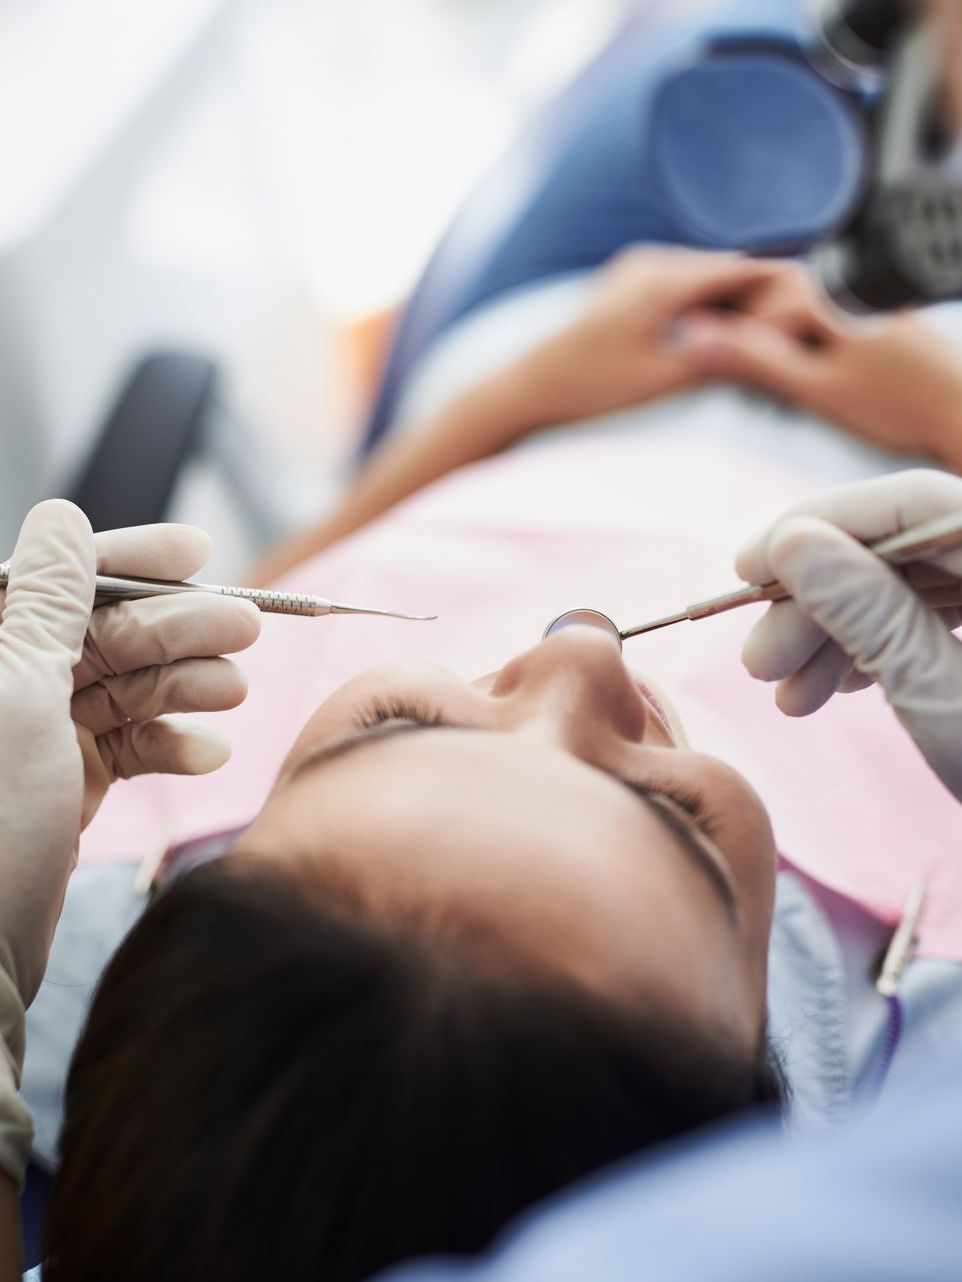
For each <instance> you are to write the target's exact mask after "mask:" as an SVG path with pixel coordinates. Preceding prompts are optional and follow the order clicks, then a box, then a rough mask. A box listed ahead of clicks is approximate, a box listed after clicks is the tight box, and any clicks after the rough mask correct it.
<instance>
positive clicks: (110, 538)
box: [0, 500, 260, 1177]
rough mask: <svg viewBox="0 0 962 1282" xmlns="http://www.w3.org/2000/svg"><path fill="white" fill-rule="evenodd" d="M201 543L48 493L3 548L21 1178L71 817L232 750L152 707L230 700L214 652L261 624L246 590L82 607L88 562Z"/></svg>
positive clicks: (3, 753) (236, 694) (4, 1155)
mask: <svg viewBox="0 0 962 1282" xmlns="http://www.w3.org/2000/svg"><path fill="white" fill-rule="evenodd" d="M210 547H211V543H210V538H209V537H208V535H206V534H205V533H204V532H203V531H202V530H197V529H194V528H192V527H190V526H177V525H161V526H144V527H141V528H139V529H130V530H115V531H111V532H109V533H105V534H100V535H97V536H96V538H95V537H94V536H93V535H92V534H91V532H90V525H89V523H88V522H87V519H86V517H85V516H84V515H83V513H82V512H81V511H80V510H79V509H78V508H76V507H74V506H73V505H72V504H70V503H65V502H62V501H59V500H53V501H51V502H48V503H41V504H40V505H39V506H38V507H35V508H34V509H33V511H32V512H30V514H29V515H28V516H27V519H26V520H25V522H24V524H23V527H22V529H21V532H20V538H19V540H18V542H17V547H16V550H15V552H14V554H13V558H12V563H11V567H10V580H9V585H8V588H7V591H6V597H5V601H4V602H3V614H2V620H0V776H2V778H3V788H2V791H0V1165H2V1166H4V1167H5V1169H7V1170H8V1171H10V1173H11V1174H13V1175H14V1176H15V1177H16V1176H17V1175H19V1174H20V1171H19V1167H20V1165H21V1163H22V1161H23V1160H25V1146H26V1144H27V1143H28V1142H29V1116H28V1115H27V1114H26V1112H25V1110H24V1109H23V1108H22V1105H19V1102H18V1101H16V1100H15V1099H14V1098H13V1097H12V1095H11V1086H15V1085H16V1083H17V1081H18V1080H19V1072H20V1068H21V1064H22V1056H23V1011H24V1008H25V1007H26V1006H28V1005H29V1004H30V1001H31V1000H32V998H33V997H34V996H35V994H36V991H37V988H38V987H39V984H40V980H41V979H42V977H43V972H44V968H45V966H46V960H47V955H48V952H49V947H50V941H51V939H52V937H53V932H54V928H55V926H56V923H57V919H58V917H59V915H60V909H61V907H62V904H63V897H64V892H65V890H66V885H67V879H68V877H69V876H70V873H71V871H72V869H73V867H74V864H75V863H76V858H77V847H78V841H79V837H80V831H81V828H82V827H83V826H84V825H85V824H87V823H88V822H89V821H90V819H91V818H92V817H93V815H94V813H95V812H96V810H97V807H98V806H99V805H100V802H101V801H102V800H103V797H104V794H105V792H106V791H107V788H108V787H109V785H110V784H111V783H112V782H113V781H114V780H115V779H118V778H129V777H131V776H133V775H137V774H145V773H148V772H152V771H162V772H167V773H174V774H204V773H206V772H207V771H210V770H215V769H217V767H218V766H220V765H222V764H223V763H224V762H225V761H226V760H227V757H228V755H229V747H228V745H227V744H226V742H225V741H224V739H223V738H222V737H221V736H220V735H216V734H213V733H211V732H210V731H206V730H203V729H201V728H191V729H184V728H182V727H179V726H176V727H175V726H174V725H171V724H169V723H167V722H165V721H163V720H158V718H160V717H161V716H162V715H163V714H165V713H178V712H195V711H217V710H220V709H224V708H230V707H234V706H235V705H236V704H238V703H240V702H241V700H242V699H243V698H244V695H245V693H246V689H247V685H246V681H245V679H244V676H243V674H242V673H241V672H240V671H239V670H238V669H237V668H236V667H235V666H234V665H233V664H232V663H230V662H229V661H228V660H226V659H223V658H220V657H218V656H220V655H222V654H224V653H232V652H234V651H237V650H242V649H244V648H245V647H246V646H248V645H250V644H251V643H252V642H253V641H254V639H255V638H256V636H257V634H258V631H259V628H260V616H259V614H258V612H257V610H256V608H255V607H253V606H252V605H250V603H248V602H245V601H238V600H232V599H230V598H225V597H218V596H213V595H211V596H206V595H203V594H200V593H190V594H186V593H185V594H184V595H182V596H164V597H151V598H148V599H146V600H143V601H125V602H120V603H116V604H109V605H105V606H103V607H101V608H98V609H96V610H94V611H93V615H91V607H92V605H93V599H94V574H95V572H96V570H99V571H101V572H102V573H105V574H119V575H125V574H126V575H137V576H143V577H153V578H165V579H184V578H188V577H190V576H191V575H193V574H196V572H197V571H198V570H199V569H200V568H201V566H202V565H203V564H204V561H205V560H206V559H207V557H208V555H209V554H210ZM0 596H2V594H0ZM5 1080H6V1086H7V1090H6V1104H5V1105H4V1081H5Z"/></svg>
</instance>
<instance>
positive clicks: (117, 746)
mask: <svg viewBox="0 0 962 1282" xmlns="http://www.w3.org/2000/svg"><path fill="white" fill-rule="evenodd" d="M97 751H98V753H99V755H100V759H101V761H102V763H103V767H104V770H105V772H106V774H107V776H108V778H110V779H133V778H134V777H135V776H136V775H146V774H170V775H206V774H210V772H211V771H212V770H217V769H219V768H220V767H221V766H222V765H223V764H224V762H225V761H227V760H228V759H229V757H230V743H229V742H228V740H227V738H226V737H225V736H224V735H222V734H220V733H219V732H218V731H216V730H213V729H211V728H210V727H209V726H189V727H187V726H181V725H178V724H176V723H175V722H171V721H164V720H157V721H132V722H130V723H129V724H128V725H125V726H121V727H120V728H119V729H118V730H111V731H109V732H108V733H107V734H104V735H101V736H100V737H99V738H98V739H97Z"/></svg>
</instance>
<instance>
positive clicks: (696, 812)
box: [651, 784, 716, 840]
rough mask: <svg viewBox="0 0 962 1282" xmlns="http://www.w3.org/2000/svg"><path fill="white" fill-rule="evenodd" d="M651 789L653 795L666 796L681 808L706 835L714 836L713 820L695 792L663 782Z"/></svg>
mask: <svg viewBox="0 0 962 1282" xmlns="http://www.w3.org/2000/svg"><path fill="white" fill-rule="evenodd" d="M651 791H652V792H653V793H654V794H655V796H659V797H666V798H667V799H668V800H669V801H671V802H674V804H675V805H676V806H677V807H678V809H679V810H683V811H684V812H685V814H686V815H688V816H689V817H690V818H691V819H693V820H694V821H695V823H696V824H697V825H698V827H699V828H700V829H701V830H702V832H703V833H704V834H705V836H706V837H710V838H712V839H713V840H714V838H715V836H716V827H715V824H714V821H713V819H712V816H711V815H710V814H709V812H708V811H707V810H706V808H705V803H704V801H703V800H702V798H701V797H700V796H699V794H698V793H697V792H688V791H686V790H685V789H684V788H677V787H675V786H674V785H672V786H671V787H665V786H664V785H663V784H659V785H658V787H657V788H652V789H651Z"/></svg>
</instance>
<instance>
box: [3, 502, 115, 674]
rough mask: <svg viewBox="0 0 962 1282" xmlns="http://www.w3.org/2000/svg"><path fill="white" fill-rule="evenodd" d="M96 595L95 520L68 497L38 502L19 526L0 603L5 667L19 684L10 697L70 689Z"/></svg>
mask: <svg viewBox="0 0 962 1282" xmlns="http://www.w3.org/2000/svg"><path fill="white" fill-rule="evenodd" d="M93 593H94V542H93V535H92V533H91V530H90V522H89V521H88V520H87V518H86V516H84V514H83V512H81V510H80V509H79V508H78V507H75V506H74V505H73V504H72V503H68V502H66V501H65V500H63V499H50V500H48V501H47V502H45V503H38V504H37V506H36V507H34V508H33V509H32V510H31V511H30V512H28V513H27V516H26V518H25V520H24V522H23V525H22V526H21V529H20V535H19V537H18V539H17V546H16V548H15V549H14V552H13V556H12V557H11V560H10V576H9V581H8V585H7V591H6V599H5V601H4V605H3V623H2V627H0V665H2V667H3V669H4V670H5V671H6V672H7V673H8V674H9V675H10V677H11V678H15V680H16V683H17V684H16V685H14V686H12V687H11V690H10V693H11V695H15V694H16V693H17V692H18V689H19V691H21V692H22V691H23V690H24V689H25V688H26V689H28V690H29V692H30V695H31V697H34V696H36V695H37V694H42V695H56V696H57V697H59V696H60V695H62V694H63V693H65V692H67V693H68V692H69V690H70V687H71V684H72V678H71V669H72V668H73V666H74V664H75V663H76V662H77V660H78V658H79V657H80V652H81V647H82V646H83V641H84V635H85V633H86V631H87V625H88V622H89V620H90V611H91V609H92V607H93Z"/></svg>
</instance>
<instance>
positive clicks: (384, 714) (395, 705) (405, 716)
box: [354, 697, 444, 730]
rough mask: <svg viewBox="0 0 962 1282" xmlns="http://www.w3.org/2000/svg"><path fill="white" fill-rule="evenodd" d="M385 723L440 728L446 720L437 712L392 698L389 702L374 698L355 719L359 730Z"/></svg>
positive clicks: (406, 700) (405, 700)
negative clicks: (405, 722)
mask: <svg viewBox="0 0 962 1282" xmlns="http://www.w3.org/2000/svg"><path fill="white" fill-rule="evenodd" d="M385 721H414V722H417V724H418V725H419V726H440V725H443V724H444V720H443V718H442V717H441V716H439V715H438V713H436V712H429V711H427V710H426V709H425V708H424V707H422V706H419V705H418V704H416V703H414V702H413V701H411V700H409V699H403V698H398V697H392V698H391V699H390V700H388V701H384V700H381V699H379V698H377V697H375V698H373V699H372V700H371V701H370V703H369V704H368V705H367V707H365V708H362V709H361V711H360V712H358V714H357V716H356V717H355V718H354V724H355V725H356V726H357V728H358V729H359V730H368V729H370V728H371V727H372V726H380V725H383V724H384V722H385Z"/></svg>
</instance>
